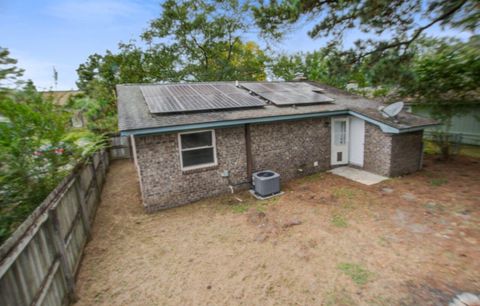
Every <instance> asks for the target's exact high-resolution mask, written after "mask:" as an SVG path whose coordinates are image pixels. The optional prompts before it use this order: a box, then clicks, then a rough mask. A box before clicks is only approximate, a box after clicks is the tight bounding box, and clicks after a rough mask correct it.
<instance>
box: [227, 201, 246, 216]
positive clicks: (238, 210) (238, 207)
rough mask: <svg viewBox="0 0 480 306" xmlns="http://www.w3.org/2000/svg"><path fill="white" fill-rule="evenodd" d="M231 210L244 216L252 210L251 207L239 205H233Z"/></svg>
mask: <svg viewBox="0 0 480 306" xmlns="http://www.w3.org/2000/svg"><path fill="white" fill-rule="evenodd" d="M231 208H232V210H233V212H234V213H237V214H243V213H244V212H246V211H247V210H248V209H249V208H250V205H247V204H243V203H239V204H235V205H231Z"/></svg>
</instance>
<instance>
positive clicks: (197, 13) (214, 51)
mask: <svg viewBox="0 0 480 306" xmlns="http://www.w3.org/2000/svg"><path fill="white" fill-rule="evenodd" d="M161 7H162V11H161V14H160V16H159V17H158V18H156V19H154V20H152V21H151V22H150V25H149V28H148V29H147V30H146V31H145V32H144V33H143V34H142V36H141V39H142V42H143V43H144V45H146V46H145V47H140V46H139V45H137V44H136V43H135V42H134V41H132V42H129V43H121V44H120V45H119V50H118V52H116V53H114V52H111V51H106V53H105V54H104V55H100V54H93V55H91V56H89V58H88V59H87V61H86V62H85V63H83V64H81V65H80V66H79V68H78V69H77V73H78V77H79V80H78V82H77V86H78V88H79V89H80V90H82V91H84V92H85V94H86V95H87V97H88V98H90V99H92V100H93V101H86V100H85V99H81V100H80V101H76V102H72V105H71V106H72V107H77V109H87V112H88V114H89V116H91V117H89V119H90V120H89V128H90V129H91V130H93V131H96V132H113V131H116V129H117V127H116V109H117V108H116V105H115V100H116V97H115V85H117V84H124V83H152V82H178V81H190V82H192V81H233V80H264V79H265V78H266V73H265V63H266V62H267V61H268V57H267V56H266V55H265V53H264V51H263V50H262V49H260V47H259V46H258V45H257V44H256V43H254V42H251V41H248V42H244V41H242V36H243V35H244V34H245V33H246V31H247V28H248V24H247V22H246V18H245V15H246V14H247V11H248V9H249V7H248V5H247V4H246V3H244V2H242V3H240V2H239V1H235V0H230V1H212V0H201V1H197V0H182V1H173V0H167V1H165V2H163V3H162V4H161ZM93 103H96V104H98V105H97V107H94V106H93V105H92V104H93Z"/></svg>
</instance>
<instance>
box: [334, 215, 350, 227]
mask: <svg viewBox="0 0 480 306" xmlns="http://www.w3.org/2000/svg"><path fill="white" fill-rule="evenodd" d="M331 221H332V224H333V225H335V226H336V227H342V228H344V227H348V222H347V220H346V219H345V217H344V216H342V215H340V214H334V215H333V217H332V220H331Z"/></svg>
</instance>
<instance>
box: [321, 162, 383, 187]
mask: <svg viewBox="0 0 480 306" xmlns="http://www.w3.org/2000/svg"><path fill="white" fill-rule="evenodd" d="M329 172H331V173H333V174H336V175H339V176H343V177H345V178H347V179H349V180H352V181H355V182H357V183H361V184H364V185H374V184H377V183H380V182H382V181H384V180H387V179H388V177H385V176H381V175H378V174H374V173H371V172H367V171H364V170H360V169H356V168H352V167H348V166H345V167H338V168H334V169H332V170H330V171H329Z"/></svg>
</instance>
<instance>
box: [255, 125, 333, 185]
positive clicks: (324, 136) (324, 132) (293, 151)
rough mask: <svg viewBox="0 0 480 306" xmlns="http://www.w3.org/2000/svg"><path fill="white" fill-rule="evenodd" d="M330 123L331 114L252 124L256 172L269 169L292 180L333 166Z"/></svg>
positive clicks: (285, 178) (283, 178)
mask: <svg viewBox="0 0 480 306" xmlns="http://www.w3.org/2000/svg"><path fill="white" fill-rule="evenodd" d="M329 123H330V118H328V119H311V120H303V121H290V122H280V123H275V124H261V125H252V126H251V140H252V156H253V170H254V172H255V171H259V170H265V169H269V170H273V171H275V172H278V173H280V176H281V179H282V180H289V179H292V178H294V177H297V176H301V175H306V174H312V173H315V172H318V171H324V170H326V169H328V168H330V125H329ZM314 162H318V166H316V167H315V166H314ZM299 169H302V171H299Z"/></svg>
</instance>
